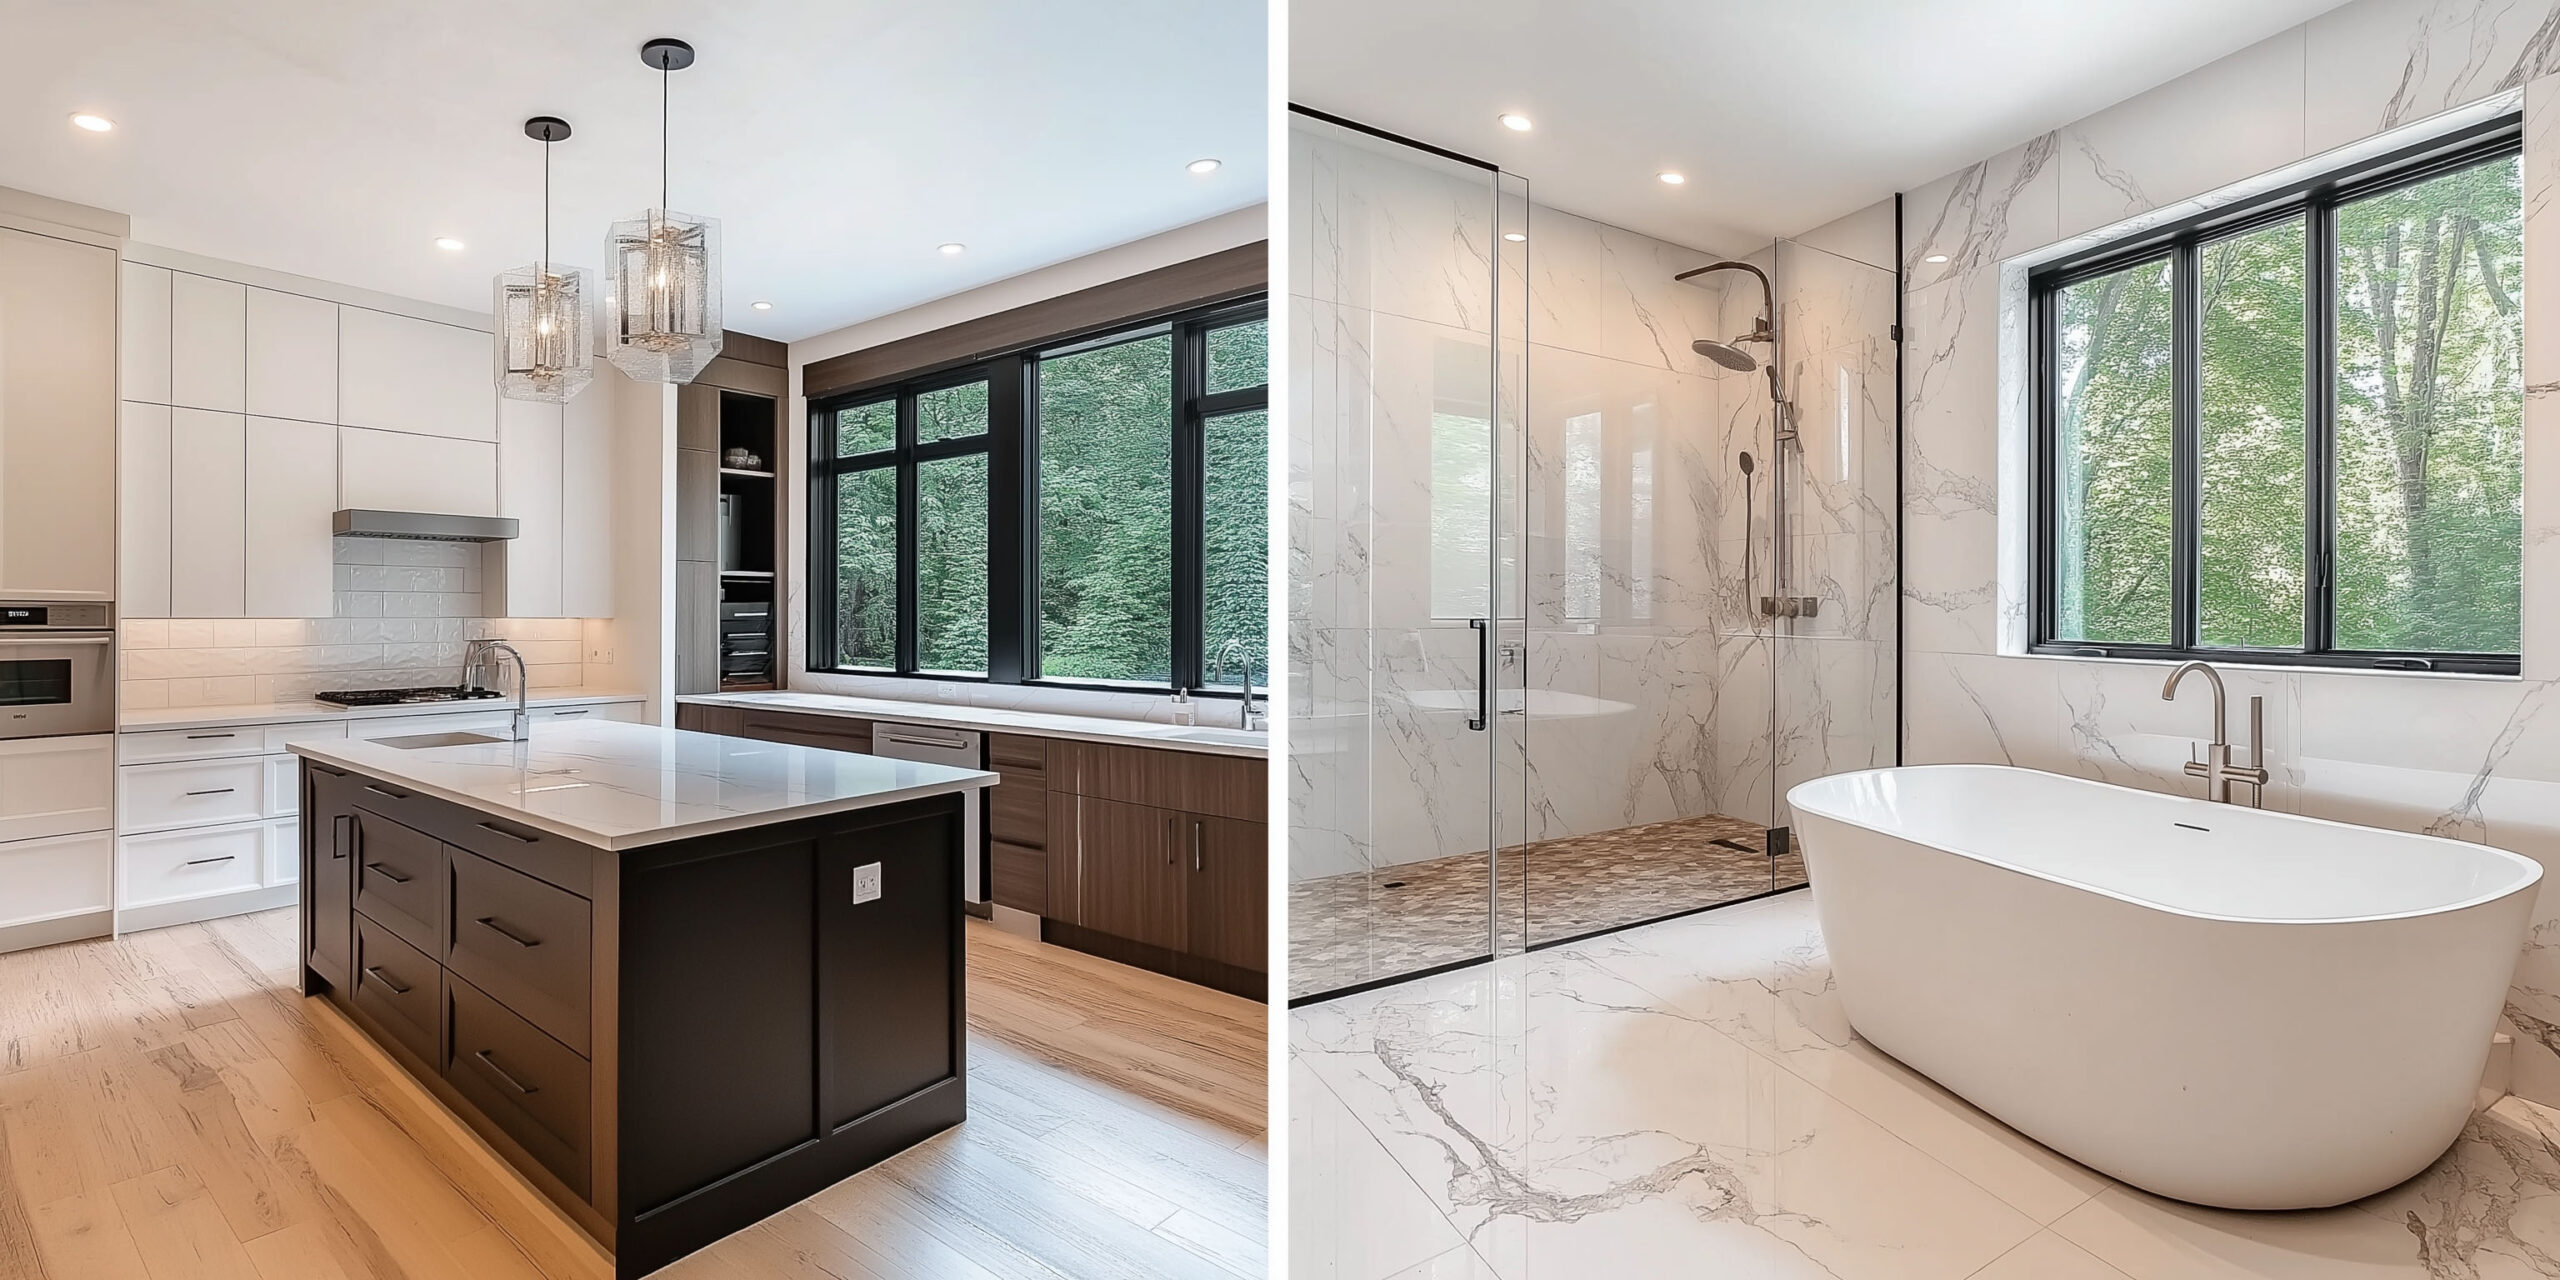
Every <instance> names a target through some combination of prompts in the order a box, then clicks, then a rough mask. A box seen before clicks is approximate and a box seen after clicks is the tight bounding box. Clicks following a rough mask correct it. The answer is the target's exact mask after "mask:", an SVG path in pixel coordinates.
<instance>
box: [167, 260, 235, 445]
mask: <svg viewBox="0 0 2560 1280" xmlns="http://www.w3.org/2000/svg"><path fill="white" fill-rule="evenodd" d="M248 294H249V291H248V289H247V288H245V287H243V286H241V285H237V284H233V283H232V282H230V281H228V280H215V279H212V278H210V277H208V276H199V275H189V274H188V273H186V272H184V271H174V272H171V273H170V275H169V403H171V404H173V405H177V406H179V407H180V408H185V409H214V410H218V411H221V412H224V413H238V412H240V411H241V409H242V407H243V406H244V405H245V404H246V403H247V401H246V399H245V398H244V397H243V394H242V385H243V373H244V365H245V364H246V362H247V355H246V352H247V341H248V311H247V307H248Z"/></svg>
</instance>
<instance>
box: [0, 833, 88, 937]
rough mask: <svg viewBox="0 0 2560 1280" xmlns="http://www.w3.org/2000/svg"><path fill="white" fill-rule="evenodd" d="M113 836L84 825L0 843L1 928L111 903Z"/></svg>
mask: <svg viewBox="0 0 2560 1280" xmlns="http://www.w3.org/2000/svg"><path fill="white" fill-rule="evenodd" d="M115 840H116V834H115V833H114V832H112V831H86V832H82V833H80V834H78V835H70V836H54V837H52V838H50V839H44V840H20V841H16V842H13V843H10V844H0V928H5V927H7V926H9V925H21V924H36V923H39V922H41V921H46V920H60V919H63V918H64V917H67V916H80V915H88V914H91V913H93V912H101V911H107V910H111V909H113V907H114V905H115V874H116V855H115ZM98 932H100V933H105V932H106V929H105V928H104V927H101V928H99V930H98Z"/></svg>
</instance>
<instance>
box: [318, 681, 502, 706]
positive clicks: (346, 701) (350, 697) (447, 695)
mask: <svg viewBox="0 0 2560 1280" xmlns="http://www.w3.org/2000/svg"><path fill="white" fill-rule="evenodd" d="M505 696H506V695H505V694H502V693H500V692H498V691H497V690H495V689H465V688H463V687H462V686H460V685H451V684H440V685H426V686H422V687H420V688H416V689H337V690H330V691H324V692H321V693H315V694H312V695H311V697H312V700H313V701H316V702H326V703H328V704H329V705H331V706H336V707H397V706H405V705H407V704H409V703H413V702H469V701H471V700H473V699H476V698H502V697H505Z"/></svg>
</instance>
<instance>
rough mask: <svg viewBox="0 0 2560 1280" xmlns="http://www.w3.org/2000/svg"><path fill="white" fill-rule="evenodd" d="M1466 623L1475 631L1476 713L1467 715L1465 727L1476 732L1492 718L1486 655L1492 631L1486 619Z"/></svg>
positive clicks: (1490, 643)
mask: <svg viewBox="0 0 2560 1280" xmlns="http://www.w3.org/2000/svg"><path fill="white" fill-rule="evenodd" d="M1467 625H1468V626H1469V627H1471V628H1473V629H1474V630H1475V633H1476V713H1475V714H1474V715H1472V716H1469V717H1467V727H1468V728H1470V729H1473V730H1475V731H1476V732H1478V733H1482V732H1484V727H1485V725H1486V724H1487V723H1488V722H1490V721H1491V720H1492V718H1493V681H1492V679H1491V678H1490V676H1489V674H1488V673H1489V671H1490V670H1491V667H1490V664H1489V663H1488V662H1487V661H1486V657H1487V655H1488V654H1489V653H1490V652H1491V651H1492V648H1493V631H1492V628H1491V625H1490V622H1489V620H1488V619H1484V618H1469V619H1467Z"/></svg>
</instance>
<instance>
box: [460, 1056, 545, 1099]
mask: <svg viewBox="0 0 2560 1280" xmlns="http://www.w3.org/2000/svg"><path fill="white" fill-rule="evenodd" d="M471 1056H472V1057H475V1058H478V1059H479V1060H480V1061H481V1062H482V1064H484V1065H486V1066H487V1067H488V1068H489V1069H490V1070H491V1071H494V1072H497V1073H498V1078H499V1079H501V1080H504V1081H506V1082H507V1084H508V1085H509V1087H511V1088H513V1089H514V1090H515V1091H516V1092H518V1093H522V1094H535V1093H540V1092H542V1090H540V1089H537V1088H535V1087H534V1086H532V1085H529V1084H526V1083H525V1082H523V1081H521V1080H518V1079H516V1078H515V1077H514V1076H511V1075H509V1074H507V1069H506V1068H505V1067H502V1066H499V1065H498V1060H497V1059H496V1058H492V1057H490V1056H489V1051H488V1050H486V1049H481V1050H479V1051H477V1052H475V1053H473V1054H472V1055H471Z"/></svg>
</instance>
